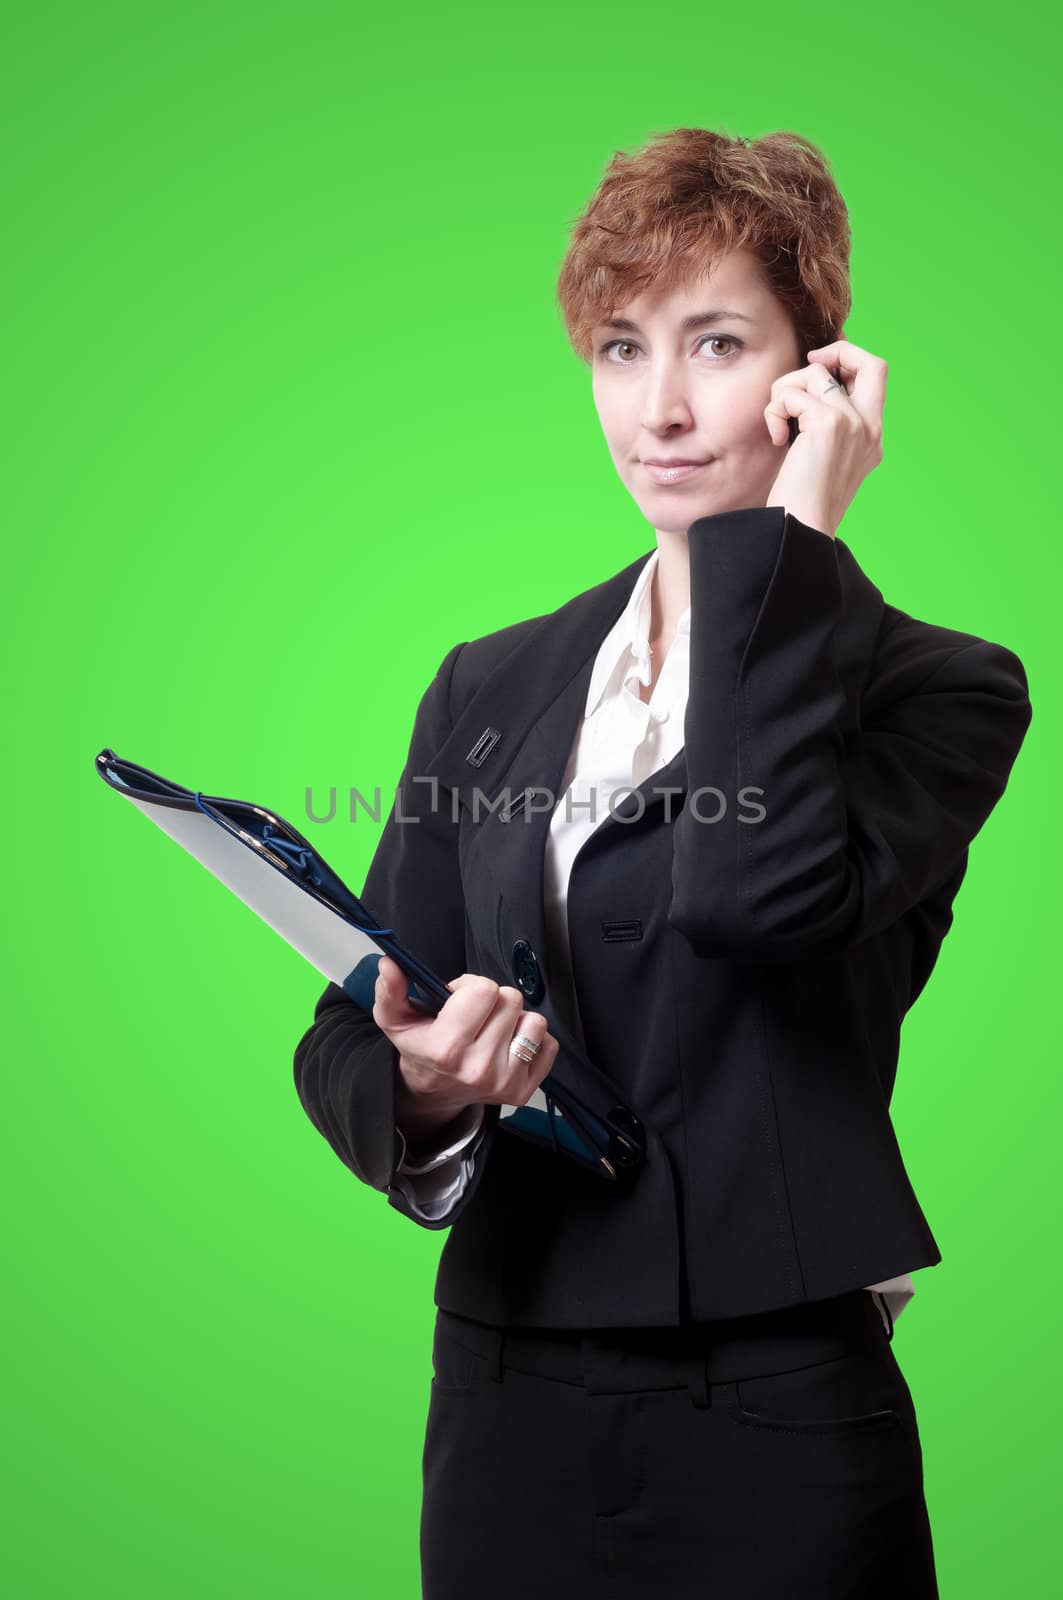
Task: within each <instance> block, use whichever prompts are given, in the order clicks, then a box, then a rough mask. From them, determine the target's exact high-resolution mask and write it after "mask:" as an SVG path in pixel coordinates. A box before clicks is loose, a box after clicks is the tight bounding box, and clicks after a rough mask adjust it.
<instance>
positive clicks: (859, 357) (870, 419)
mask: <svg viewBox="0 0 1063 1600" xmlns="http://www.w3.org/2000/svg"><path fill="white" fill-rule="evenodd" d="M808 359H809V361H810V362H813V363H815V364H816V365H819V366H825V367H828V368H829V367H838V368H839V370H840V372H841V376H842V380H843V382H844V383H845V385H846V389H847V392H848V395H849V398H850V400H851V401H852V402H853V405H854V406H855V407H856V409H857V410H858V411H859V413H860V415H861V416H862V417H863V419H864V421H865V422H867V423H869V424H870V425H871V426H873V427H881V424H882V413H883V411H884V409H885V405H886V378H887V374H888V372H889V367H888V365H887V363H886V362H885V361H883V360H882V357H881V356H875V355H872V354H871V351H870V350H862V349H861V348H860V346H859V345H858V344H850V343H849V341H848V339H836V340H835V342H834V343H833V344H825V345H821V346H819V347H818V348H817V349H815V350H810V351H809V352H808Z"/></svg>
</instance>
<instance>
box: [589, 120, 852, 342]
mask: <svg viewBox="0 0 1063 1600" xmlns="http://www.w3.org/2000/svg"><path fill="white" fill-rule="evenodd" d="M742 246H745V247H746V248H747V249H749V250H750V251H751V253H753V254H754V255H755V256H756V258H757V260H758V261H759V263H760V267H761V270H762V272H763V274H764V277H765V280H766V282H767V284H768V286H769V288H770V289H771V291H772V293H773V294H774V295H775V296H776V298H777V299H778V300H779V301H781V303H782V304H783V305H784V306H785V307H786V309H787V311H788V312H789V314H790V317H791V319H792V321H793V325H794V331H795V332H796V334H797V339H798V348H799V349H800V352H801V360H802V361H803V360H804V358H805V354H806V352H807V351H809V350H812V349H816V348H817V347H818V346H820V345H824V344H830V343H831V342H832V341H833V340H835V339H838V338H840V337H841V336H842V328H843V325H844V323H845V319H846V317H847V316H848V315H849V309H850V306H851V304H852V294H851V290H850V286H849V247H850V235H849V214H848V212H847V210H846V208H845V202H844V201H843V199H842V197H841V194H840V193H839V191H838V188H837V185H836V184H835V182H834V179H833V177H832V176H831V173H830V168H829V166H828V164H827V160H826V157H825V156H824V155H823V153H822V152H821V151H820V150H818V149H817V148H816V146H815V145H813V144H811V143H810V142H809V141H808V140H807V139H804V138H802V137H801V135H800V134H797V133H769V134H765V135H764V137H763V138H760V139H754V140H749V139H743V138H729V137H727V136H726V135H725V134H721V133H713V132H711V131H710V130H708V129H706V128H675V129H673V130H672V131H671V132H670V133H662V134H658V135H655V136H654V138H653V139H652V140H651V142H650V143H649V144H647V145H645V146H644V147H643V148H642V149H640V150H638V151H636V152H635V153H634V154H633V155H632V154H627V153H625V152H624V151H620V150H618V151H617V152H616V154H615V155H614V156H613V159H612V161H611V162H610V163H609V166H608V167H607V169H606V172H605V176H604V177H603V179H602V181H601V183H600V184H599V185H598V188H597V190H596V191H595V193H594V195H593V196H592V198H591V199H590V201H589V202H588V204H587V206H586V208H585V209H584V211H583V212H582V214H581V215H580V217H579V218H578V219H577V220H576V222H575V225H574V230H573V233H572V237H571V240H570V243H569V247H568V251H567V254H566V256H565V260H564V264H563V266H562V268H561V275H560V278H559V279H558V285H557V300H558V304H559V306H560V308H561V315H562V317H563V319H564V323H565V328H566V331H567V333H568V337H569V342H570V343H571V345H572V347H573V349H574V350H575V351H576V353H577V355H578V356H579V357H580V358H581V359H582V360H583V361H586V362H588V363H589V362H590V360H591V355H592V346H591V338H590V335H591V330H592V329H593V328H594V327H596V326H598V325H599V324H600V323H602V322H604V321H605V320H606V319H607V318H608V317H610V316H611V315H613V314H614V313H615V312H617V311H619V310H620V309H621V308H622V307H623V306H624V305H625V304H626V303H627V301H628V300H633V299H635V298H636V297H637V296H638V295H639V294H640V293H642V291H643V290H644V289H646V288H648V287H649V285H650V284H651V283H652V285H653V287H654V290H655V291H656V290H658V289H660V290H663V291H668V290H670V289H673V288H675V287H677V286H678V285H680V284H684V283H686V282H688V281H690V280H691V279H693V278H695V277H697V276H699V275H700V274H701V273H703V272H705V271H707V270H708V268H709V267H710V266H711V264H712V262H713V260H714V259H715V258H716V257H718V256H721V255H723V254H725V253H726V252H728V251H730V250H735V249H738V248H740V247H742Z"/></svg>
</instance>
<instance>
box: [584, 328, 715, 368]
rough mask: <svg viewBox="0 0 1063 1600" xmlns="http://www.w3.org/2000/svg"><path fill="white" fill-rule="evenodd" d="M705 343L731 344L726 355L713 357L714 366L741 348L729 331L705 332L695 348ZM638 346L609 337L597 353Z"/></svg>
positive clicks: (625, 363)
mask: <svg viewBox="0 0 1063 1600" xmlns="http://www.w3.org/2000/svg"><path fill="white" fill-rule="evenodd" d="M705 344H729V345H731V346H732V349H731V350H729V351H728V352H727V354H726V355H722V356H717V357H716V358H715V360H714V361H713V363H712V364H713V365H714V366H719V365H720V364H721V363H722V362H724V361H730V360H732V358H733V357H734V356H736V355H737V354H738V352H739V351H740V350H741V349H743V344H742V341H741V339H736V338H735V336H734V335H733V334H730V333H707V334H705V335H704V337H703V338H701V339H699V340H698V343H697V346H696V348H697V349H699V350H700V349H701V346H702V345H705ZM638 348H639V346H638V345H637V344H636V343H635V341H634V339H610V340H609V343H608V344H603V345H602V347H601V349H600V350H599V352H598V354H599V355H600V356H605V357H606V358H608V356H609V352H610V351H611V350H621V349H628V350H637V349H638ZM612 364H613V366H615V367H630V366H633V365H634V363H633V362H631V361H614V362H613V363H612Z"/></svg>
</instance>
